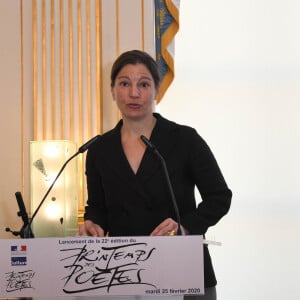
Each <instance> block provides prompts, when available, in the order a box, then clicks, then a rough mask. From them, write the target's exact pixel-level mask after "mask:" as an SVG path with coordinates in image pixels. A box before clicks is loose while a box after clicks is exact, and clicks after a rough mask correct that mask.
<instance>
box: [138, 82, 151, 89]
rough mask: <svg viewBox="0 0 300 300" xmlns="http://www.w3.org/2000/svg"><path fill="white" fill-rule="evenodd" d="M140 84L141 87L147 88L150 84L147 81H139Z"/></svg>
mask: <svg viewBox="0 0 300 300" xmlns="http://www.w3.org/2000/svg"><path fill="white" fill-rule="evenodd" d="M140 86H141V87H142V88H147V87H149V86H150V84H149V83H148V82H141V84H140Z"/></svg>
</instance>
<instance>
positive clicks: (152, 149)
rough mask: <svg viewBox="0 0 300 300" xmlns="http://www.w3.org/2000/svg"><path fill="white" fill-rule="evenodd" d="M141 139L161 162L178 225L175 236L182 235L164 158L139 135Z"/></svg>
mask: <svg viewBox="0 0 300 300" xmlns="http://www.w3.org/2000/svg"><path fill="white" fill-rule="evenodd" d="M141 139H142V141H143V142H144V143H145V145H146V146H147V147H148V148H149V149H150V150H151V151H152V152H153V153H154V154H155V155H156V156H157V157H158V158H159V160H160V161H161V164H162V167H163V170H164V174H165V177H166V180H167V185H168V189H169V192H170V195H171V199H172V203H173V207H174V210H175V215H176V219H177V224H178V230H177V235H182V232H181V225H180V214H179V209H178V206H177V202H176V198H175V194H174V190H173V187H172V184H171V180H170V176H169V172H168V169H167V165H166V162H165V160H164V158H163V157H162V155H161V154H160V153H159V152H158V150H157V149H156V147H155V146H154V145H153V144H152V143H151V142H150V141H149V140H148V139H147V138H146V137H145V136H143V135H141Z"/></svg>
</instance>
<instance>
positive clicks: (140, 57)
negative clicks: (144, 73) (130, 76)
mask: <svg viewBox="0 0 300 300" xmlns="http://www.w3.org/2000/svg"><path fill="white" fill-rule="evenodd" d="M129 64H131V65H136V64H143V65H144V66H145V67H146V68H147V69H148V70H149V72H150V73H151V76H152V78H153V80H154V84H155V88H156V90H158V88H159V85H160V74H159V69H158V66H157V63H156V61H155V60H154V59H153V58H152V56H150V55H149V54H148V53H146V52H144V51H141V50H131V51H126V52H124V53H122V54H121V55H120V56H119V57H118V58H117V59H116V60H115V62H114V64H113V66H112V68H111V73H110V80H111V83H110V85H111V87H113V86H114V85H115V80H116V77H117V75H118V74H119V72H120V71H121V69H122V68H123V67H124V66H126V65H129Z"/></svg>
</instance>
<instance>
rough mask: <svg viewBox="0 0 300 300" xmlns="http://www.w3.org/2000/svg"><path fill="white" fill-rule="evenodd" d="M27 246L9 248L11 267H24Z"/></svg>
mask: <svg viewBox="0 0 300 300" xmlns="http://www.w3.org/2000/svg"><path fill="white" fill-rule="evenodd" d="M26 251H27V246H26V245H21V246H11V247H10V252H11V265H12V266H26V265H27V257H26Z"/></svg>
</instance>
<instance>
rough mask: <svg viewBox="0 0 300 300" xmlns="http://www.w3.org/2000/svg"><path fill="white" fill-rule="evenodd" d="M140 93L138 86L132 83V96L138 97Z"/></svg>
mask: <svg viewBox="0 0 300 300" xmlns="http://www.w3.org/2000/svg"><path fill="white" fill-rule="evenodd" d="M139 95H140V90H139V88H138V87H137V86H135V85H132V86H131V88H130V96H131V97H138V96H139Z"/></svg>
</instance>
